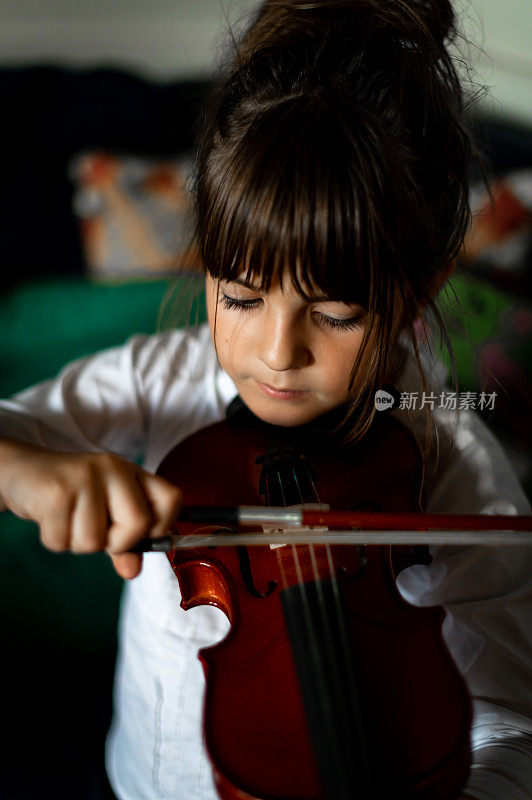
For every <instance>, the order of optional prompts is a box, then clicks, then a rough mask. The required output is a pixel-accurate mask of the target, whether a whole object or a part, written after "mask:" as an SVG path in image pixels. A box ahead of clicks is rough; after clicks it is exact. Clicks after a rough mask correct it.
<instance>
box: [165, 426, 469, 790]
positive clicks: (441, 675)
mask: <svg viewBox="0 0 532 800" xmlns="http://www.w3.org/2000/svg"><path fill="white" fill-rule="evenodd" d="M377 417H378V419H377V420H376V421H375V422H374V424H373V425H372V427H371V429H370V431H369V433H368V434H367V435H366V436H365V437H364V439H363V440H362V441H361V442H359V443H358V444H357V445H355V446H353V447H350V448H346V449H342V450H335V451H333V452H327V451H323V450H322V451H321V452H320V453H319V454H317V455H316V456H314V457H313V456H312V454H311V455H309V456H308V460H309V461H310V463H311V466H312V475H313V478H312V481H313V483H314V482H315V484H316V489H317V492H318V494H319V500H320V501H321V502H326V503H328V504H329V505H330V506H331V507H332V508H338V509H341V508H356V507H357V506H360V507H364V508H371V507H373V508H378V509H379V510H382V511H407V510H414V511H419V510H421V507H420V499H419V498H420V487H421V481H422V462H421V458H420V454H419V451H418V449H417V446H416V444H415V442H414V440H413V439H412V437H411V436H410V434H408V432H407V431H406V429H404V427H403V426H402V425H401V424H400V423H399V422H397V421H396V420H395V419H393V418H391V417H389V416H387V415H377ZM267 449H268V442H267V436H266V433H265V429H264V427H263V426H260V425H259V426H255V427H251V428H250V427H243V428H239V427H236V428H235V427H232V426H231V425H229V424H228V423H227V422H226V421H224V422H221V423H218V424H216V425H212V426H210V427H208V428H205V429H203V430H201V431H199V432H198V433H196V434H194V435H192V436H190V437H189V438H188V439H186V440H185V441H184V442H182V443H181V444H180V445H179V446H178V447H177V448H175V450H173V451H172V452H171V453H170V454H169V455H168V456H167V457H166V458H165V460H164V461H163V463H162V464H161V467H160V468H159V474H161V475H163V476H164V477H166V478H167V479H169V480H171V481H172V482H174V483H175V484H176V485H178V486H179V487H180V488H181V489H182V490H183V494H184V499H185V505H196V504H218V505H222V504H223V505H239V504H240V505H256V504H258V503H260V502H262V501H263V498H262V499H261V497H260V496H259V493H258V486H259V484H260V481H261V470H262V469H263V466H261V463H260V462H261V461H262V462H263V460H264V459H263V456H264V453H265V452H266V451H267ZM257 461H258V462H259V463H257ZM263 482H264V481H263ZM177 527H178V529H179V531H180V532H181V533H186V532H187V530H189V529H190V524H188V526H187V524H185V523H183V524H181V523H178V526H177ZM194 527H195V528H197V526H194ZM416 550H417V549H416V548H411V547H406V546H401V547H397V546H394V547H389V546H367V547H365V548H359V547H353V546H342V545H337V546H330V547H329V548H327V547H326V546H324V545H321V546H317V545H314V546H313V547H308V546H297V547H292V546H285V547H281V548H278V547H274V548H271V547H269V546H260V547H249V548H242V547H238V548H237V547H214V548H203V549H197V550H192V551H190V550H186V551H184V550H179V551H174V552H172V553H170V554H169V557H170V561H171V564H172V567H173V569H174V571H175V573H176V575H177V577H178V579H179V584H180V588H181V594H182V602H181V605H182V606H183V608H185V609H188V608H191V607H193V606H197V605H201V604H209V605H215V606H217V607H219V608H221V609H222V610H223V611H224V612H225V613H226V615H227V616H228V618H229V620H230V622H231V629H230V632H229V634H228V635H227V637H226V638H225V639H224V640H223V641H222V642H220V643H218V644H216V645H214V646H213V647H210V648H206V649H204V650H202V651H201V652H200V658H201V660H202V663H203V666H204V671H205V676H206V686H207V688H206V697H205V706H204V732H205V739H206V745H207V749H208V752H209V755H210V758H211V761H212V764H213V769H214V775H215V780H216V784H217V788H218V792H219V794H220V797H222V798H226V799H227V800H228V799H229V798H232V799H233V800H235V799H236V798H241V799H243V798H260V800H274V799H275V800H280V799H281V798H283V800H323V799H324V798H326V800H329V799H330V798H331V797H333V796H334V797H336V798H341V797H342V796H346V797H347V796H351V797H357V798H380V797H385V796H386V797H390V798H391V797H393V798H394V800H398V799H399V798H405V799H406V798H412V800H414V798H415V800H451V798H455V797H456V796H457V795H458V794H459V791H460V789H461V787H462V786H463V783H464V781H465V778H466V776H467V772H468V764H469V726H470V703H469V697H468V695H467V691H466V688H465V686H464V684H463V681H462V679H461V677H460V676H459V674H458V672H457V670H456V667H455V665H454V663H453V661H452V659H451V658H450V655H449V654H448V652H447V650H446V648H445V645H444V643H443V641H442V637H441V623H442V619H443V611H442V609H441V608H438V607H432V608H417V607H413V606H411V605H409V604H407V603H405V601H404V600H403V599H402V598H401V596H400V594H399V592H398V590H397V588H396V585H395V577H396V575H397V573H398V572H399V571H400V570H401V569H402V568H404V567H406V566H409V565H411V564H413V563H415V561H416ZM301 587H303V588H301ZM338 611H340V618H341V619H340V622H336V621H334V617H335V615H336V613H337V612H338ZM331 619H332V621H331ZM355 683H356V688H355V689H353V684H355ZM355 717H356V719H355ZM351 723H352V724H351ZM332 726H334V727H335V728H337V730H335V731H334V732H333V733H332V734H331V728H332ZM352 727H353V728H356V729H357V732H356V733H355V734H354V735H352V732H351V728H352ZM361 731H362V732H361ZM361 737H362V738H363V740H364V741H362V740H361ZM346 740H347V741H346ZM353 751H356V752H353ZM337 759H338V762H337V761H336V760H337ZM364 770H365V771H366V776H365V778H364V780H367V781H369V783H368V786H367V787H366V788H364V786H362V788H361V790H360V792H357V793H356V794H355V793H353V786H355V787H356V785H357V774H358V772H359V771H360V774H361V775H362V772H364ZM368 770H369V772H370V773H371V774H370V775H369V777H368V775H367V771H368ZM342 771H344V772H346V773H348V774H347V777H343V778H342V777H337V773H339V772H342ZM337 781H339V783H337Z"/></svg>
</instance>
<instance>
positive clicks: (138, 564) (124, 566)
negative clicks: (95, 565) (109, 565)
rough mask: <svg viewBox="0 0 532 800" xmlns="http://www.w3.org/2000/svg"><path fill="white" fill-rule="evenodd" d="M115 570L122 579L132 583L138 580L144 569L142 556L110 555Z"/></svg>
mask: <svg viewBox="0 0 532 800" xmlns="http://www.w3.org/2000/svg"><path fill="white" fill-rule="evenodd" d="M109 556H110V558H111V561H112V562H113V566H114V568H115V570H116V571H117V572H118V574H119V575H120V577H121V578H124V579H125V580H126V581H130V580H131V579H132V578H136V577H137V575H139V573H140V571H141V569H142V556H141V555H137V554H136V553H109Z"/></svg>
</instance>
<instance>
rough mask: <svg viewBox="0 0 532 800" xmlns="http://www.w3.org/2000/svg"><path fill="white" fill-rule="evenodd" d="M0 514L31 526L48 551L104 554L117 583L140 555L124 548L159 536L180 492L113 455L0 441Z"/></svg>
mask: <svg viewBox="0 0 532 800" xmlns="http://www.w3.org/2000/svg"><path fill="white" fill-rule="evenodd" d="M0 498H1V499H0V510H1V509H2V507H3V505H2V502H1V501H2V500H3V503H4V504H5V506H7V508H9V509H10V510H11V511H13V513H14V514H16V515H17V516H19V517H22V518H23V519H31V520H33V521H34V522H36V523H37V524H38V525H39V527H40V530H41V542H42V544H43V545H44V546H45V547H47V548H48V549H49V550H54V551H57V552H60V551H63V550H71V551H72V552H74V553H93V552H95V551H97V550H104V549H105V550H107V551H108V552H109V554H110V556H111V558H112V560H113V563H114V567H115V569H116V571H117V572H118V574H119V575H121V576H122V577H123V578H134V577H135V576H136V575H138V574H139V572H140V570H141V566H142V556H141V555H138V554H136V553H128V552H127V550H128V549H129V548H130V547H131V546H132V545H133V544H135V542H137V541H138V540H139V539H142V538H143V537H144V536H153V537H156V536H162V535H163V534H164V533H165V532H166V531H167V529H168V528H169V526H170V524H171V523H172V521H173V520H174V519H175V517H176V516H177V513H178V511H179V507H180V505H181V492H180V491H179V489H177V488H176V487H175V486H173V485H172V484H170V483H169V482H168V481H166V480H165V479H164V478H161V477H159V476H156V475H151V474H150V473H148V472H145V471H144V470H143V469H141V468H140V467H138V466H136V465H135V464H132V463H130V462H129V461H126V460H125V459H124V458H122V457H121V456H117V455H115V454H113V453H59V452H56V451H55V450H47V449H45V448H43V447H37V446H35V445H30V444H26V443H25V442H20V441H15V440H3V441H2V442H0Z"/></svg>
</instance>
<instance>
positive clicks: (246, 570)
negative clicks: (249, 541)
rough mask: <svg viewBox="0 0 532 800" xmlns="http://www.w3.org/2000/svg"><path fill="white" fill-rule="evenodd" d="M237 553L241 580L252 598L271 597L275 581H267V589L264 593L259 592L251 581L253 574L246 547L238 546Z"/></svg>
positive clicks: (275, 584)
mask: <svg viewBox="0 0 532 800" xmlns="http://www.w3.org/2000/svg"><path fill="white" fill-rule="evenodd" d="M237 552H238V560H239V563H240V573H241V575H242V579H243V581H244V583H245V585H246V588H247V590H248V592H250V594H252V595H253V597H268V596H269V595H271V593H272V592H273V591H275V589H276V588H277V581H273V580H272V581H268V588H267V589H266V591H264V592H261V591H260V590H259V589H257V587H256V586H255V581H254V579H253V572H252V570H251V561H250V559H249V552H248V549H247V547H242V546H241V545H239V546H238V547H237Z"/></svg>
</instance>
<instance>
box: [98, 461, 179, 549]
mask: <svg viewBox="0 0 532 800" xmlns="http://www.w3.org/2000/svg"><path fill="white" fill-rule="evenodd" d="M121 477H122V476H120V474H119V473H117V474H116V475H115V476H114V477H113V478H111V479H110V480H108V482H107V498H108V513H109V518H110V520H111V523H112V524H111V527H110V528H109V532H108V550H109V552H113V553H119V552H124V551H127V550H128V548H129V547H131V546H133V545H134V544H135V543H136V542H137V541H138V540H139V539H141V538H143V537H144V536H151V537H158V536H163V535H164V534H165V533H166V531H167V530H168V528H169V527H170V525H171V524H172V522H173V521H174V519H175V518H176V516H177V514H178V512H179V508H180V506H181V492H180V490H179V489H178V488H177V487H176V486H173V485H172V484H171V483H169V482H168V481H166V480H165V479H164V478H161V477H159V476H158V475H151V474H150V473H148V472H145V471H144V470H142V469H140V467H138V468H136V469H135V473H134V475H133V476H130V480H129V481H127V482H125V481H123V480H121ZM132 478H133V479H132Z"/></svg>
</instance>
